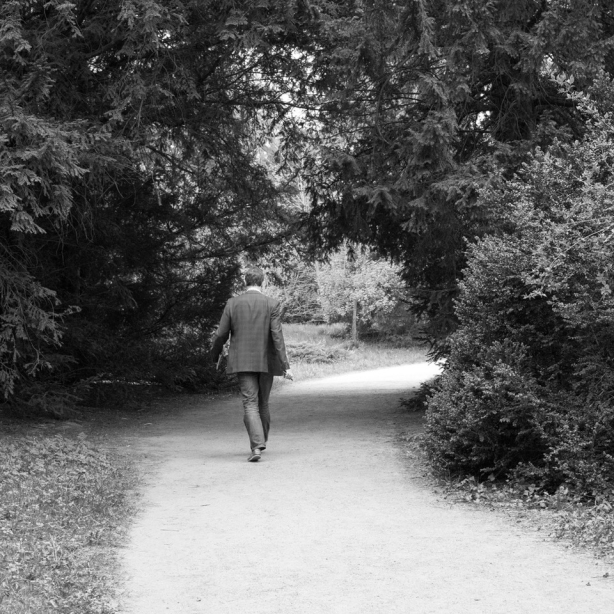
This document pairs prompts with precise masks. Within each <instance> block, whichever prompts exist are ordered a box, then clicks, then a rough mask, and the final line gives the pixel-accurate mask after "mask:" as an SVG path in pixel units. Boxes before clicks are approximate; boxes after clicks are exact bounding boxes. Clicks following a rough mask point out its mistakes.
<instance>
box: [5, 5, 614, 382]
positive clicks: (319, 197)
mask: <svg viewBox="0 0 614 614" xmlns="http://www.w3.org/2000/svg"><path fill="white" fill-rule="evenodd" d="M613 34H614V14H613V9H612V8H611V6H610V2H609V1H608V0H573V1H572V2H570V1H569V0H543V1H541V0H540V1H537V0H518V1H516V2H508V1H506V0H492V1H490V2H483V1H482V0H462V1H458V0H401V1H398V2H384V1H383V0H374V1H352V2H347V1H345V0H344V1H341V0H259V1H258V2H253V1H248V0H239V1H231V0H221V1H220V0H217V1H214V0H75V1H74V2H70V3H68V2H63V1H61V0H12V1H11V0H9V1H5V2H3V3H2V4H1V5H0V43H1V45H0V71H1V77H2V80H1V83H2V86H1V87H0V288H1V296H0V299H1V310H2V320H1V323H0V361H1V365H0V388H2V390H3V391H4V392H9V391H10V390H12V389H13V386H14V384H15V383H16V382H17V383H18V384H19V382H21V383H24V382H26V381H27V377H26V376H27V375H28V374H30V375H31V374H33V373H35V372H37V371H39V370H40V367H42V366H45V365H49V366H56V367H58V368H56V370H55V374H56V376H57V375H58V374H62V373H64V374H65V376H66V379H67V380H69V381H76V380H79V379H81V378H83V377H88V376H92V375H96V374H100V373H115V374H116V375H117V374H118V373H121V374H122V375H124V376H126V377H132V378H135V377H141V376H143V377H145V376H147V377H151V376H152V374H153V375H155V374H156V373H160V372H164V371H166V372H167V374H168V373H169V372H171V376H170V379H171V380H172V381H179V380H182V378H183V380H185V379H190V377H191V375H190V373H193V372H194V371H190V369H191V368H192V367H190V369H188V368H187V367H186V365H193V366H194V369H198V368H200V366H198V365H202V361H203V360H204V359H203V352H204V351H205V349H206V345H207V344H208V339H207V335H208V331H209V329H210V327H211V326H212V324H213V323H214V321H215V320H216V319H217V317H218V315H219V309H220V306H221V305H222V304H223V302H224V300H225V299H226V298H227V296H228V295H229V293H230V292H231V291H232V287H233V283H234V280H235V278H236V274H237V270H238V262H239V258H240V257H248V258H250V257H253V258H257V257H259V256H261V255H262V254H263V253H265V252H266V251H267V250H268V249H269V248H270V247H271V246H274V245H279V244H280V243H283V242H284V241H285V240H287V239H289V238H291V237H295V236H296V232H297V228H298V222H300V221H302V222H303V224H302V229H303V231H306V232H307V233H308V235H309V236H310V240H311V244H312V246H313V248H314V250H316V251H317V250H324V251H325V250H329V249H333V248H335V247H337V246H339V245H340V244H342V243H343V241H345V240H350V241H354V242H358V243H364V244H367V245H370V246H373V247H375V248H377V249H378V251H379V252H380V253H381V254H382V255H385V256H388V257H390V258H392V259H395V260H397V261H399V262H400V263H401V264H402V265H403V268H404V271H405V277H406V280H407V282H408V284H409V285H410V287H411V288H413V289H415V290H416V291H422V292H423V295H422V296H423V298H424V302H423V303H422V306H423V307H424V308H425V309H427V311H430V312H433V313H434V312H435V311H437V309H439V312H440V313H442V314H443V315H444V317H443V318H442V320H441V322H442V324H441V329H442V330H444V331H445V330H447V327H448V323H449V321H448V319H446V318H447V317H448V316H449V315H450V314H449V311H446V310H447V308H448V307H449V305H450V302H449V300H448V299H449V297H450V296H451V295H452V294H453V293H454V292H455V289H456V281H457V279H458V276H459V274H460V271H461V269H462V267H463V265H464V258H465V256H464V240H465V238H466V237H471V236H473V235H475V234H479V233H481V232H483V231H484V229H487V228H488V225H489V223H491V222H490V220H489V215H488V210H487V209H486V208H485V207H484V206H483V205H478V204H477V199H476V196H477V194H478V192H479V191H480V190H481V189H482V187H483V186H484V185H485V183H487V181H488V179H489V176H490V174H491V172H492V169H493V168H495V167H499V166H503V167H504V168H505V169H507V170H508V171H509V172H513V171H514V169H515V168H516V167H517V166H518V164H519V163H520V162H521V161H522V160H523V159H524V157H525V155H526V154H527V152H529V151H530V150H531V149H532V148H534V146H535V145H536V144H547V143H548V142H550V141H551V140H552V139H553V138H554V137H555V136H556V137H558V138H568V137H569V136H571V135H574V134H579V133H581V132H582V130H583V124H584V119H583V118H582V116H581V114H580V113H579V112H578V110H577V109H576V108H575V105H574V103H573V100H572V99H570V97H569V95H568V94H567V93H565V91H564V89H562V88H561V84H563V83H569V79H571V77H574V78H575V84H576V87H580V88H585V87H587V86H589V85H590V84H591V83H592V81H593V79H594V78H595V76H596V75H598V74H599V71H600V70H603V69H604V68H605V69H606V70H611V69H612V66H613V63H614V62H613V59H614V56H613V54H612V51H611V43H612V41H611V38H612V35H613ZM557 79H558V81H557ZM566 80H567V81H566ZM272 143H274V144H275V146H274V147H273V148H271V144H272ZM299 174H300V175H302V178H303V181H304V182H306V184H307V188H308V192H309V194H310V197H311V210H310V211H308V212H304V211H301V210H300V207H298V206H297V205H296V204H295V199H294V197H293V194H294V192H295V182H294V179H295V177H297V176H298V175H299ZM301 242H302V243H303V244H304V243H305V242H306V241H305V239H304V238H303V237H302V238H301ZM438 306H439V307H438ZM60 344H61V345H60ZM199 361H200V362H199ZM62 365H65V366H66V365H68V367H67V368H66V369H64V370H62V369H60V368H59V367H61V366H62ZM173 370H174V374H173Z"/></svg>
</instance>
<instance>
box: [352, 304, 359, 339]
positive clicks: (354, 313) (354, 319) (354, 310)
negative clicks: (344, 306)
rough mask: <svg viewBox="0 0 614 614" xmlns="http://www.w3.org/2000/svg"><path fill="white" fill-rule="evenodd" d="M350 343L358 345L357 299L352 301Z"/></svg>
mask: <svg viewBox="0 0 614 614" xmlns="http://www.w3.org/2000/svg"><path fill="white" fill-rule="evenodd" d="M352 341H353V342H354V343H358V299H354V305H353V308H352Z"/></svg>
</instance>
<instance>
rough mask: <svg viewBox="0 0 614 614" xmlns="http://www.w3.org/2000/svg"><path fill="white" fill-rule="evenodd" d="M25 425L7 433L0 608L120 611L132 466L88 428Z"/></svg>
mask: <svg viewBox="0 0 614 614" xmlns="http://www.w3.org/2000/svg"><path fill="white" fill-rule="evenodd" d="M20 431H21V430H20V429H15V432H13V433H12V434H5V435H3V436H2V437H1V438H0V612H1V613H2V614H26V613H28V614H34V613H36V614H48V613H49V614H51V613H53V614H110V613H112V612H115V611H116V604H115V602H114V599H113V592H114V591H113V579H112V577H111V575H110V574H111V573H112V572H113V568H114V563H115V555H114V548H115V547H116V546H117V545H119V542H120V540H121V538H122V535H123V533H122V531H123V529H122V527H124V526H125V520H126V518H127V515H128V513H129V511H130V509H131V505H130V503H129V498H128V494H127V493H129V492H130V489H131V487H132V485H133V483H134V479H135V478H134V471H133V468H132V467H131V465H130V463H129V461H128V460H127V459H126V458H123V457H121V456H119V455H117V454H113V453H110V452H109V451H108V450H106V449H105V448H104V447H103V446H102V445H101V444H100V443H96V442H92V441H89V440H88V438H86V437H85V435H84V434H81V435H78V436H76V437H67V436H64V435H58V434H56V435H52V436H46V435H40V434H38V435H33V434H24V433H23V432H20ZM30 431H32V429H30Z"/></svg>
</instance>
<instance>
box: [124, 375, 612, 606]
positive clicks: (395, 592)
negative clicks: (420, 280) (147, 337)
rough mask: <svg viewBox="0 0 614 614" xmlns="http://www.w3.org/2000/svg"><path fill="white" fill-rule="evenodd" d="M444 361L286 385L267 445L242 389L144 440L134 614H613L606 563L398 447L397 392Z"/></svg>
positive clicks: (130, 575)
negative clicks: (446, 488)
mask: <svg viewBox="0 0 614 614" xmlns="http://www.w3.org/2000/svg"><path fill="white" fill-rule="evenodd" d="M433 372H434V367H432V366H430V365H427V364H416V365H408V366H403V367H393V368H388V369H378V370H375V371H368V372H361V373H353V374H349V375H342V376H336V377H331V378H327V379H323V380H317V381H308V382H302V383H300V382H299V383H294V384H289V385H287V386H284V387H283V388H282V389H281V391H277V392H275V391H274V393H273V399H272V407H271V409H272V416H273V424H272V428H271V438H270V441H269V448H268V449H267V451H266V452H265V453H264V455H263V459H262V461H261V462H259V463H248V462H247V461H246V459H247V456H248V453H249V449H248V440H247V435H246V433H245V430H244V427H243V423H242V410H241V408H240V403H239V399H238V397H232V398H229V399H226V400H224V401H222V402H216V403H215V404H211V402H202V401H199V402H198V403H196V404H192V405H189V406H187V407H186V408H185V409H184V410H183V411H181V412H180V413H178V414H177V415H175V416H174V417H172V418H165V419H163V420H160V421H159V422H157V423H155V424H153V425H152V426H149V427H147V428H149V429H151V430H149V431H147V434H146V435H144V436H143V437H141V438H139V439H138V440H137V441H136V445H138V447H139V450H140V451H141V452H143V453H145V454H147V455H148V457H149V458H150V459H152V461H153V462H152V465H151V468H152V470H151V472H150V476H149V480H148V484H147V485H146V486H145V491H144V496H143V501H142V502H143V509H142V511H141V513H140V514H139V515H138V517H137V518H136V519H135V523H134V526H133V529H132V531H131V539H130V543H129V544H128V546H127V548H126V549H125V551H124V552H123V565H124V569H125V576H126V581H125V592H124V596H123V606H122V607H123V609H122V610H121V611H122V612H123V613H125V614H169V613H171V614H192V613H207V614H261V613H262V614H325V613H326V614H336V613H338V614H349V613H352V614H397V613H399V614H401V613H402V614H429V613H437V614H444V613H446V614H450V613H451V614H465V613H467V614H469V613H471V614H482V613H483V614H512V613H513V614H533V613H535V614H546V613H552V614H561V613H563V612H564V613H565V614H583V613H586V614H588V613H591V614H601V613H603V614H609V613H611V612H614V582H613V581H612V579H611V578H603V569H602V567H601V566H600V564H598V563H596V562H595V561H593V560H591V559H589V558H588V557H583V556H580V555H577V554H573V553H571V552H568V551H565V550H564V549H563V547H562V546H559V545H557V544H552V543H548V542H544V541H542V540H541V538H540V537H539V535H538V534H533V533H528V532H526V531H525V530H523V529H522V528H519V527H516V526H514V525H513V524H512V523H510V522H508V521H506V520H505V519H503V518H500V517H498V516H496V515H494V514H489V513H487V512H483V511H476V510H473V509H468V508H465V507H462V506H458V505H456V506H452V505H450V504H449V503H447V502H445V501H443V500H440V499H438V498H437V496H436V495H434V494H432V493H431V492H430V491H429V490H428V488H427V487H425V486H424V485H423V484H422V482H421V480H420V477H419V476H418V475H417V474H416V470H415V469H413V468H412V466H411V465H410V464H408V461H407V460H406V458H405V456H404V454H403V453H402V451H401V450H400V449H399V447H398V446H397V445H396V443H395V432H396V429H395V423H398V422H401V423H403V422H404V421H410V420H411V417H408V416H407V415H404V414H402V413H400V412H399V410H398V400H399V397H400V396H401V395H402V394H403V393H405V392H406V391H407V390H408V389H409V388H412V387H414V386H416V385H418V384H419V383H420V382H421V381H423V380H424V379H427V378H428V377H430V376H431V375H432V374H433Z"/></svg>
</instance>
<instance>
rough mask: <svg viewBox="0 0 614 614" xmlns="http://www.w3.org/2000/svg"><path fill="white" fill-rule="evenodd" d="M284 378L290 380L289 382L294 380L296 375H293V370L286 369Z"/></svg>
mask: <svg viewBox="0 0 614 614" xmlns="http://www.w3.org/2000/svg"><path fill="white" fill-rule="evenodd" d="M284 377H285V378H286V379H289V380H294V374H293V373H292V370H291V369H286V370H285V371H284Z"/></svg>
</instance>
